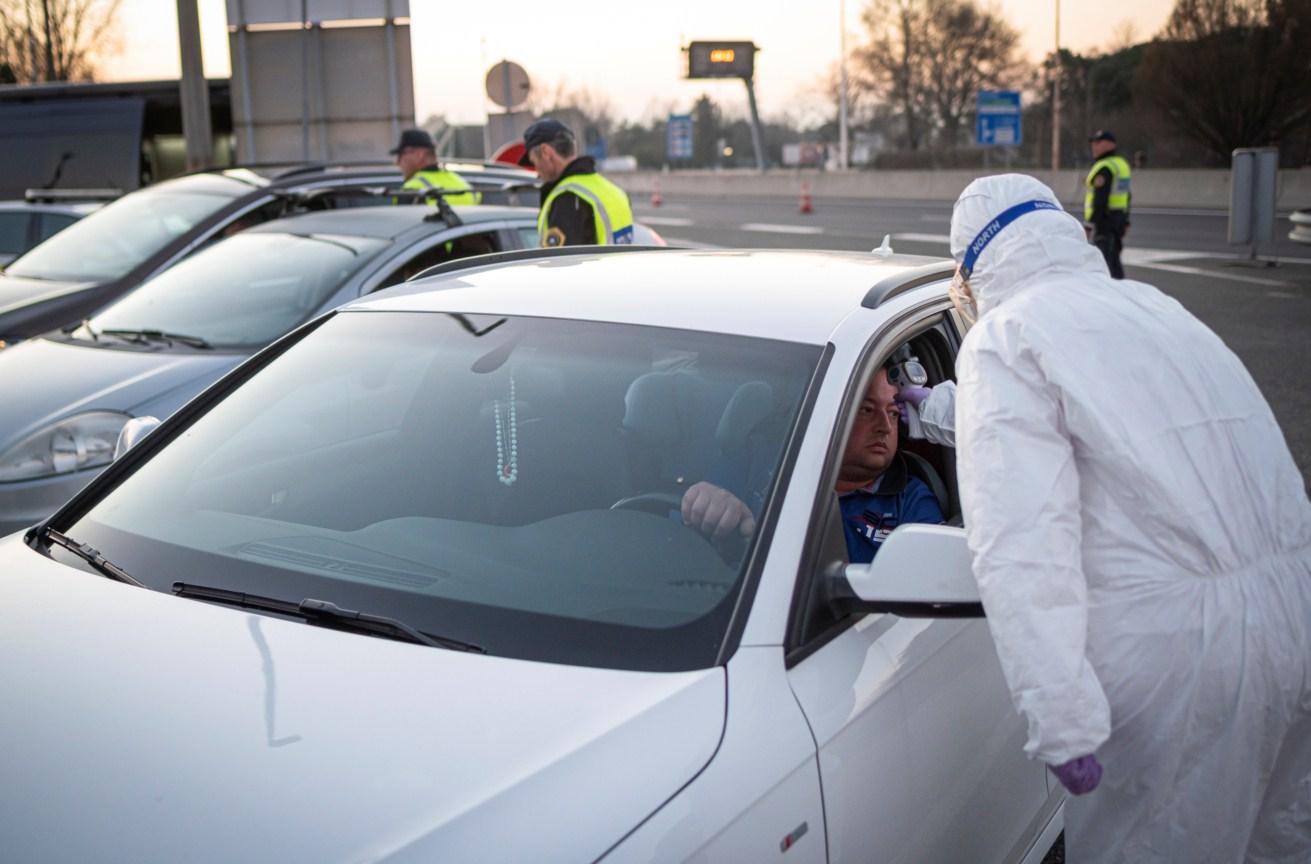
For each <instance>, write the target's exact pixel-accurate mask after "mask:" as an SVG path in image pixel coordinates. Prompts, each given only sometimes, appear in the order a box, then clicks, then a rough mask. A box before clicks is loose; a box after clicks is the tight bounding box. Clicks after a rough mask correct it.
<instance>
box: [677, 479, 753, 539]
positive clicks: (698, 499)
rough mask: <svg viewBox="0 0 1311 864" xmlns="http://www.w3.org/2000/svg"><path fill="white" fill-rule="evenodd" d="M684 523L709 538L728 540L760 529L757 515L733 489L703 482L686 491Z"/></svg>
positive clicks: (747, 535) (684, 497)
mask: <svg viewBox="0 0 1311 864" xmlns="http://www.w3.org/2000/svg"><path fill="white" fill-rule="evenodd" d="M682 509H683V524H684V525H689V526H691V527H693V528H695V529H697V530H698V531H700V532H701V533H702V534H705V535H706V536H707V537H711V538H713V539H715V540H724V539H727V538H728V537H731V536H732V534H733V532H734V531H737V532H738V533H739V534H741V535H742V536H743V537H750V536H751V533H752V532H753V531H755V530H756V517H754V516H752V515H751V508H750V507H748V506H747V505H746V504H743V503H742V501H741V499H739V498H738V497H737V496H736V495H734V494H733V493H732V492H729V491H728V490H727V489H720V488H719V487H718V486H716V485H715V484H713V483H706V482H705V481H702V482H700V483H696V484H694V485H693V486H692V487H691V488H690V489H688V490H687V492H685V493H683V508H682Z"/></svg>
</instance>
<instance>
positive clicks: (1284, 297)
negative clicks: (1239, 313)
mask: <svg viewBox="0 0 1311 864" xmlns="http://www.w3.org/2000/svg"><path fill="white" fill-rule="evenodd" d="M1265 296H1267V297H1278V298H1279V299H1280V300H1296V299H1298V296H1297V295H1296V294H1292V293H1290V292H1288V291H1267V292H1265Z"/></svg>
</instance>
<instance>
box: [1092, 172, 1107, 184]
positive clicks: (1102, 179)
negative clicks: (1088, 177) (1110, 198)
mask: <svg viewBox="0 0 1311 864" xmlns="http://www.w3.org/2000/svg"><path fill="white" fill-rule="evenodd" d="M1093 185H1094V186H1099V187H1100V186H1105V185H1106V175H1104V174H1098V175H1097V176H1096V177H1094V178H1093Z"/></svg>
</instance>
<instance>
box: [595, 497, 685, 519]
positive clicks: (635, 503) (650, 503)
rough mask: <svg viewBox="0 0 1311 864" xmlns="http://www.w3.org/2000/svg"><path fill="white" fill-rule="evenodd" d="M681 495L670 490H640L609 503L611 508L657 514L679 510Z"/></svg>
mask: <svg viewBox="0 0 1311 864" xmlns="http://www.w3.org/2000/svg"><path fill="white" fill-rule="evenodd" d="M682 507H683V496H681V495H675V494H673V493H672V492H640V493H638V494H637V495H629V496H628V497H627V498H620V499H619V500H618V501H616V502H615V503H613V504H611V505H610V509H611V510H647V511H650V512H652V513H656V514H658V515H661V516H663V515H665V514H666V513H668V512H669V511H670V510H681V509H682Z"/></svg>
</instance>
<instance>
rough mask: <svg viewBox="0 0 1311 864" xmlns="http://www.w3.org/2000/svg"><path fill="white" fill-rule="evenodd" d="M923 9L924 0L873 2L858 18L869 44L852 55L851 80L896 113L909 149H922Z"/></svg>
mask: <svg viewBox="0 0 1311 864" xmlns="http://www.w3.org/2000/svg"><path fill="white" fill-rule="evenodd" d="M926 6H927V3H926V2H925V0H873V2H871V3H870V5H869V6H867V7H866V8H865V11H864V12H863V13H862V14H861V21H862V23H864V25H865V29H866V30H867V31H868V32H869V36H870V39H869V43H868V44H867V45H866V46H864V47H863V48H859V49H857V50H856V52H855V60H856V63H855V64H854V65H855V66H856V74H857V76H858V77H860V78H862V79H864V80H866V81H868V82H869V84H870V86H871V88H872V89H873V91H874V92H875V93H876V94H878V95H879V96H880V97H882V98H884V99H886V100H888V101H889V102H891V103H893V104H894V105H896V106H897V108H898V109H900V111H901V116H902V120H903V122H904V123H905V128H906V140H905V143H906V147H907V149H910V150H918V149H920V147H921V146H923V145H924V143H925V136H926V134H927V131H928V122H927V115H928V113H929V105H928V94H927V86H926V82H925V74H924V68H923V63H924V58H925V57H926V56H927V53H928V48H927V44H928V38H929V37H928V20H927V9H926Z"/></svg>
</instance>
